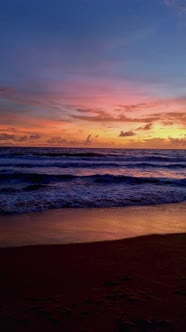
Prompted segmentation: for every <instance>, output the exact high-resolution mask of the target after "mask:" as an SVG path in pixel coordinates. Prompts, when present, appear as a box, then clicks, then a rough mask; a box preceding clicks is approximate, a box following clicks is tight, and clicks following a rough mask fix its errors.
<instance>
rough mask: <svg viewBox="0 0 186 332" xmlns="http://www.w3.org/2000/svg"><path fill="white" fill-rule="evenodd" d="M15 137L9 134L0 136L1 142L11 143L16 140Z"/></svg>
mask: <svg viewBox="0 0 186 332" xmlns="http://www.w3.org/2000/svg"><path fill="white" fill-rule="evenodd" d="M14 139H15V135H9V134H0V141H9V140H14Z"/></svg>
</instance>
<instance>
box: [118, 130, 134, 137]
mask: <svg viewBox="0 0 186 332" xmlns="http://www.w3.org/2000/svg"><path fill="white" fill-rule="evenodd" d="M135 135H136V134H135V133H134V132H133V131H132V130H129V131H125V132H124V131H122V130H121V132H120V134H119V137H130V136H135Z"/></svg>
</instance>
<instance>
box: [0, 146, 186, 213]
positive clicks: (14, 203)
mask: <svg viewBox="0 0 186 332" xmlns="http://www.w3.org/2000/svg"><path fill="white" fill-rule="evenodd" d="M185 200H186V150H126V149H74V148H73V149H72V148H15V147H11V148H0V213H1V214H18V213H26V212H31V211H42V210H48V209H55V208H70V207H73V208H75V207H77V208H78V207H119V206H133V205H138V206H139V205H155V204H164V203H176V202H182V201H185Z"/></svg>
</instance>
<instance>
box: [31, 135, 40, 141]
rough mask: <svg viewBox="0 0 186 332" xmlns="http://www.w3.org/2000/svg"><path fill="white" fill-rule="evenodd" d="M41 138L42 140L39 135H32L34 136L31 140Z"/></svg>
mask: <svg viewBox="0 0 186 332" xmlns="http://www.w3.org/2000/svg"><path fill="white" fill-rule="evenodd" d="M39 138H41V136H40V135H38V134H32V135H30V139H32V140H35V139H39Z"/></svg>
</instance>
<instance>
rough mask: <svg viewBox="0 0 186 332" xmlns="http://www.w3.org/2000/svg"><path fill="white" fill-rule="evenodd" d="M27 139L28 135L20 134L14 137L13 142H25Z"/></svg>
mask: <svg viewBox="0 0 186 332" xmlns="http://www.w3.org/2000/svg"><path fill="white" fill-rule="evenodd" d="M28 140H29V137H28V136H20V137H17V138H15V142H27V141H28Z"/></svg>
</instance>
